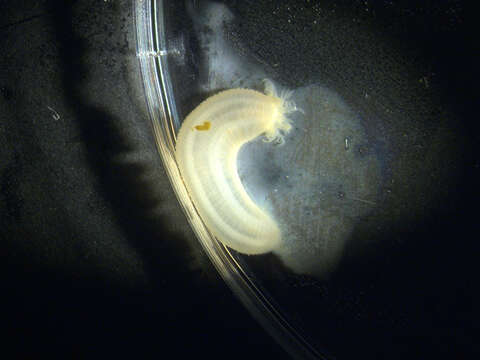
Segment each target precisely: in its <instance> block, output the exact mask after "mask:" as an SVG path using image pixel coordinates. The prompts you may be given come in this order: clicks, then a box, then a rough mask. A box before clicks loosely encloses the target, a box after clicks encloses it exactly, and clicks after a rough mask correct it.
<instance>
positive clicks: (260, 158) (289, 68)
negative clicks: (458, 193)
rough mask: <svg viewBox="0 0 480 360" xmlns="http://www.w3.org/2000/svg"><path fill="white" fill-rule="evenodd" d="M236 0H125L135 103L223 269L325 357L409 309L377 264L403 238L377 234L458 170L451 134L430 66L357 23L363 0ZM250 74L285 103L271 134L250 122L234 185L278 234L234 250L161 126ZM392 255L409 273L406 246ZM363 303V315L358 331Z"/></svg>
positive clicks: (244, 295) (284, 328) (294, 346)
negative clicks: (286, 114)
mask: <svg viewBox="0 0 480 360" xmlns="http://www.w3.org/2000/svg"><path fill="white" fill-rule="evenodd" d="M239 3H240V2H236V1H223V2H213V1H195V0H192V1H185V2H183V1H167V0H164V1H162V0H157V1H155V0H136V1H134V6H135V20H136V29H137V48H138V52H137V56H138V59H139V62H140V68H141V71H142V76H143V80H144V86H145V94H146V99H147V105H148V109H149V113H150V117H151V120H152V124H153V129H154V133H155V137H156V141H157V145H158V150H159V153H160V155H161V158H162V159H163V162H164V165H165V168H166V171H167V173H168V176H169V178H170V180H171V183H172V186H173V189H174V191H175V193H176V195H177V197H178V199H179V201H180V204H181V205H182V206H183V209H184V211H185V214H186V216H187V218H188V220H189V222H190V224H191V226H192V228H193V230H194V232H195V234H196V235H197V237H198V239H199V241H200V242H201V244H202V246H203V248H204V249H205V251H206V253H207V254H208V256H209V257H210V259H211V261H212V262H213V264H214V265H215V267H216V268H217V270H218V271H219V273H220V274H221V275H222V277H223V278H224V280H225V281H226V283H227V284H228V285H229V286H230V287H231V289H232V290H233V292H234V293H235V295H236V296H237V297H238V298H239V299H240V300H241V301H242V302H243V304H244V305H245V306H246V308H247V309H248V310H249V311H250V312H251V313H252V315H253V316H254V317H255V318H256V319H257V320H258V321H259V322H260V323H261V324H262V325H263V326H264V328H265V329H266V330H267V331H268V332H269V333H270V334H271V335H272V336H273V337H274V338H275V339H277V341H278V342H279V343H280V344H281V345H282V346H283V347H284V348H285V349H286V350H287V351H288V352H289V353H290V354H291V355H293V356H294V357H295V358H299V359H321V358H329V356H330V354H331V352H334V353H337V352H341V348H342V346H343V343H342V336H343V335H344V336H346V337H348V338H349V339H350V340H349V341H347V342H346V344H350V345H351V344H354V345H353V346H358V347H359V349H360V348H362V347H368V346H369V345H368V344H371V343H373V342H374V341H375V339H377V338H378V341H379V343H383V344H388V342H389V341H390V339H389V338H388V335H385V334H386V332H385V331H384V330H382V329H384V328H385V329H387V328H388V329H390V328H392V327H393V328H394V329H396V330H395V331H396V333H402V331H403V329H408V326H409V325H408V321H410V320H408V316H414V314H415V312H414V310H411V312H410V313H408V312H407V315H406V317H405V318H402V315H401V311H400V310H398V309H400V307H401V305H398V304H397V303H396V302H395V301H398V303H400V300H398V299H397V300H395V297H396V296H397V297H398V295H395V294H396V292H395V290H394V288H395V281H393V282H392V283H389V282H387V280H384V278H385V279H386V278H387V276H388V278H389V279H393V280H395V279H396V275H395V273H394V271H393V270H392V269H391V268H390V263H389V261H393V262H394V261H396V260H395V255H391V254H392V253H395V251H397V249H398V248H402V249H403V248H406V249H408V248H409V246H410V245H409V243H408V240H405V239H404V238H401V236H398V237H395V236H394V235H392V236H390V237H387V236H386V235H385V234H386V233H387V232H390V233H394V234H401V230H400V229H403V227H404V226H405V227H408V226H412V225H411V224H412V223H414V222H415V221H417V220H418V219H420V220H422V219H423V217H424V216H425V214H426V213H428V211H430V210H432V209H434V208H435V207H436V206H437V205H438V204H439V202H441V201H442V197H443V196H444V195H445V193H446V190H445V189H448V188H449V187H450V186H451V184H453V183H454V182H455V181H456V176H457V175H456V174H458V171H455V168H454V165H452V164H454V163H455V161H457V160H458V159H459V158H460V157H461V155H460V154H461V149H460V146H459V144H460V143H462V141H463V140H462V136H463V135H462V134H460V132H459V131H458V129H456V128H455V126H454V125H452V124H453V123H454V121H455V118H456V117H455V114H452V113H451V112H449V111H450V110H449V109H448V107H447V106H445V104H439V103H438V102H437V100H438V88H435V84H434V79H435V76H438V74H434V73H433V72H432V71H431V70H430V67H429V65H428V64H425V63H416V62H415V61H416V58H414V57H410V58H409V57H408V56H410V55H411V54H408V52H406V51H405V52H403V53H402V51H403V50H400V49H402V46H403V44H401V43H400V41H398V39H394V38H387V37H386V36H385V35H384V31H383V30H382V28H381V27H380V28H377V29H373V28H371V27H369V25H368V24H369V22H368V21H369V20H368V19H370V18H369V17H368V16H370V13H371V12H369V10H370V8H369V6H368V2H358V3H359V4H360V5H359V7H358V9H356V10H355V9H354V10H352V12H344V13H341V14H340V8H339V7H338V8H337V7H336V5H335V4H334V5H331V6H330V5H325V6H321V5H319V3H320V2H312V5H308V6H307V4H310V2H305V4H304V3H303V2H299V3H302V4H304V5H301V6H300V5H299V6H298V7H295V9H293V7H292V6H291V5H288V4H289V3H292V2H285V4H284V3H283V2H280V1H278V2H256V8H257V11H258V9H262V10H264V11H265V13H258V12H257V13H256V12H255V11H251V10H249V9H248V7H246V6H243V7H242V5H239ZM245 3H248V2H245ZM275 3H278V4H276V5H275ZM331 3H332V2H331ZM333 3H335V2H333ZM242 4H243V3H242ZM329 4H330V3H329ZM385 4H386V5H385V6H386V7H388V6H393V5H392V4H391V2H385ZM235 6H237V7H238V8H239V9H236V8H235V9H234V7H235ZM360 7H361V8H360ZM234 10H236V11H234ZM394 15H395V14H394V12H392V16H394ZM385 24H387V26H388V21H386V22H385ZM264 79H269V80H270V81H272V82H273V83H274V84H275V85H276V86H277V87H278V88H279V89H281V90H289V91H292V98H291V99H292V101H293V102H294V103H295V104H296V107H297V108H298V111H296V112H295V113H293V114H291V115H290V116H291V120H292V123H293V124H294V126H293V129H292V131H291V132H290V133H289V134H288V135H287V136H286V138H285V143H284V144H283V145H281V146H279V145H278V144H267V143H265V142H264V141H262V140H263V139H262V138H258V139H256V140H254V141H252V142H250V143H249V144H247V145H245V146H244V147H243V148H242V149H241V152H240V154H239V158H238V172H239V175H240V178H241V180H242V183H243V185H244V186H245V188H246V190H247V192H248V193H249V195H250V196H251V197H252V198H253V199H255V201H256V203H257V204H259V205H260V206H261V207H263V208H265V209H267V210H268V211H269V213H271V214H272V215H273V216H274V218H275V219H276V220H277V222H278V224H279V226H280V228H281V230H282V239H284V242H283V245H282V246H281V247H280V248H278V249H275V250H274V251H273V253H269V254H266V255H258V256H246V255H242V254H240V253H237V252H235V251H233V250H231V249H229V248H228V247H226V246H224V245H222V244H221V243H220V242H219V241H217V240H216V239H215V238H214V236H212V234H211V233H210V232H209V229H208V228H207V227H206V226H205V225H204V223H203V222H202V219H201V217H200V216H199V215H198V213H197V212H196V210H195V207H194V204H192V202H191V200H190V198H189V196H188V194H187V191H186V189H185V186H184V184H183V182H182V180H181V178H180V174H179V169H178V166H177V163H176V161H175V141H176V134H177V132H178V130H179V129H180V127H181V124H182V120H183V119H184V118H185V117H186V116H187V115H188V114H189V113H190V112H191V111H192V110H193V109H194V108H195V107H196V106H197V105H198V104H200V102H201V101H203V100H205V99H206V98H207V97H209V96H210V95H212V94H215V93H217V92H219V91H221V90H224V89H230V88H238V87H245V88H252V89H258V90H263V80H264ZM432 109H434V110H432ZM439 114H441V115H442V116H438V115H439ZM440 164H441V166H439V165H440ZM432 179H435V181H432ZM415 236H416V235H415ZM387 238H388V239H387ZM386 239H387V240H386ZM399 239H400V240H399ZM385 244H387V245H385ZM399 244H401V245H399ZM406 244H407V245H408V246H407V245H406ZM422 249H423V248H421V249H420V250H419V251H423V250H422ZM415 251H416V250H415ZM384 255H385V256H384ZM365 259H367V260H365ZM368 259H373V261H376V263H374V262H370V263H369V260H368ZM392 259H393V260H392ZM399 263H400V265H401V266H405V268H399V269H398V271H404V274H406V275H405V276H409V270H408V268H407V267H406V264H407V263H408V261H407V260H405V262H402V261H400V262H399ZM372 264H376V267H374V266H373V265H372ZM366 269H367V270H366ZM375 271H379V273H380V272H382V271H385V273H384V274H388V275H377V274H376V273H375ZM357 275H358V277H357ZM410 275H411V274H410ZM382 276H383V277H382ZM332 279H333V280H332ZM379 279H380V280H379ZM403 286H404V288H406V289H409V287H408V286H407V285H403ZM402 296H407V295H405V294H403V293H402ZM405 299H407V300H409V299H408V298H405ZM390 300H392V301H393V302H392V303H389V301H390ZM391 304H393V305H391ZM392 307H393V310H392ZM412 308H413V307H412ZM371 314H374V315H371ZM398 314H400V316H397V315H398ZM412 314H413V315H412ZM369 317H372V318H373V319H374V321H373V322H372V324H374V325H372V329H373V328H374V330H372V334H371V335H368V336H369V337H368V341H371V343H365V344H363V343H362V341H363V340H362V339H364V338H365V339H367V337H366V336H367V335H365V334H362V333H361V332H362V329H363V328H365V326H364V324H368V323H369V322H370V320H369ZM352 324H353V325H352ZM356 326H358V327H356ZM402 326H403V327H402ZM330 329H332V333H330V331H329V330H330ZM405 331H406V330H405ZM342 332H343V333H342ZM342 334H343V335H342ZM357 335H358V341H356V340H355V338H356V337H357ZM326 339H328V340H326ZM325 342H328V343H329V344H333V346H332V347H331V349H333V350H331V349H328V350H327V349H325V348H324V343H325ZM385 346H387V345H385Z"/></svg>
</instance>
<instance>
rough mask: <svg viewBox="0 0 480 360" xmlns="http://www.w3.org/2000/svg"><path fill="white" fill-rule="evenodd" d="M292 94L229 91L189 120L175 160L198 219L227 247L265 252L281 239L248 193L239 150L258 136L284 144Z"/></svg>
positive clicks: (270, 87)
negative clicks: (239, 161)
mask: <svg viewBox="0 0 480 360" xmlns="http://www.w3.org/2000/svg"><path fill="white" fill-rule="evenodd" d="M290 96H291V93H290V92H284V93H282V94H277V92H276V89H275V87H274V85H273V83H271V82H270V81H268V80H267V81H265V94H263V93H261V92H259V91H255V90H250V89H230V90H225V91H222V92H220V93H218V94H216V95H214V96H211V97H210V98H208V99H207V100H205V101H204V102H202V103H201V104H200V105H199V106H198V107H197V108H195V109H194V110H193V111H192V112H191V113H190V114H189V115H188V116H187V118H186V119H185V121H184V122H183V124H182V127H181V128H180V131H179V133H178V137H177V144H176V150H175V156H176V159H177V163H178V166H179V169H180V174H181V175H182V178H183V181H184V183H185V185H186V188H187V190H188V193H189V195H190V197H191V199H192V202H193V204H194V205H195V207H196V209H197V211H198V213H199V215H200V217H201V218H202V220H203V221H204V223H205V225H206V226H207V227H208V229H209V230H210V231H211V233H212V234H213V235H214V236H215V237H216V238H217V239H218V240H219V241H221V242H222V243H223V244H225V245H227V246H229V247H231V248H232V249H234V250H236V251H238V252H241V253H245V254H262V253H266V252H269V251H271V250H273V249H275V248H276V247H277V246H278V245H279V244H280V241H281V232H280V229H279V227H278V225H277V223H276V222H275V221H274V220H273V219H272V218H271V217H270V215H269V214H268V213H266V212H265V211H264V210H262V209H261V208H260V207H258V206H257V205H256V204H255V202H254V201H253V200H252V199H251V198H250V197H249V196H248V194H247V192H246V191H245V189H244V187H243V185H242V183H241V181H240V178H239V176H238V172H237V155H238V152H239V150H240V148H241V147H242V146H243V145H244V144H246V143H247V142H249V141H251V140H253V139H255V138H256V137H258V136H261V135H264V136H265V141H277V142H280V143H281V142H283V137H284V135H285V134H286V133H288V131H289V130H290V128H291V125H290V121H289V119H288V118H287V116H286V115H287V114H288V113H290V112H292V111H294V110H295V106H294V104H293V102H291V101H289V97H290Z"/></svg>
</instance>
